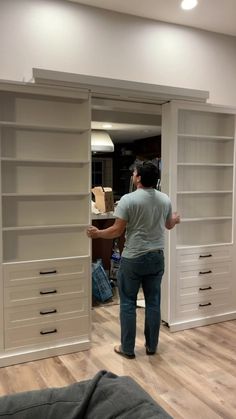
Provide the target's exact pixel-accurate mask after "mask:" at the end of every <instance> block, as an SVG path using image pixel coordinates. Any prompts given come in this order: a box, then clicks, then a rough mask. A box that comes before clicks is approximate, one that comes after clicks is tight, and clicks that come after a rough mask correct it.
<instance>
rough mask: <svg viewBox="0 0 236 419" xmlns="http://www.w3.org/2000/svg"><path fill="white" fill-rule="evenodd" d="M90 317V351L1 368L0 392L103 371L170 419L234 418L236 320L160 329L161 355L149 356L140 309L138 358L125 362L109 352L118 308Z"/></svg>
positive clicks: (98, 311)
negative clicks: (138, 389)
mask: <svg viewBox="0 0 236 419" xmlns="http://www.w3.org/2000/svg"><path fill="white" fill-rule="evenodd" d="M92 314H93V331H92V347H91V349H90V350H89V351H84V352H79V353H74V354H69V355H63V356H58V357H54V358H49V359H44V360H39V361H35V362H29V363H25V364H20V365H15V366H10V367H5V368H0V394H1V395H3V394H8V393H13V392H18V391H25V390H32V389H40V388H45V387H61V386H66V385H67V384H70V383H73V382H75V381H81V380H85V379H89V378H91V377H93V376H94V375H95V373H96V372H97V371H98V370H101V369H105V370H109V371H112V372H113V373H115V374H117V375H129V376H131V377H132V378H134V379H135V380H136V381H137V382H138V383H139V384H140V385H141V386H142V387H143V388H144V389H145V390H146V391H147V392H148V393H149V394H150V395H151V396H152V397H153V398H154V399H155V400H156V401H157V402H158V403H159V404H160V405H161V406H162V407H163V408H164V409H165V410H166V411H167V412H168V413H169V414H170V415H172V416H173V418H176V419H217V418H224V419H235V418H236V321H229V322H224V323H218V324H214V325H211V326H204V327H199V328H195V329H189V330H185V331H181V332H175V333H170V332H169V330H168V328H166V327H165V326H162V327H161V334H160V344H159V352H158V354H157V355H155V356H150V357H148V356H147V355H146V354H145V349H144V346H143V344H144V339H143V318H144V309H143V308H139V309H138V310H137V323H138V330H137V341H136V359H134V360H127V359H124V358H122V357H120V356H119V355H117V354H115V353H114V351H113V347H114V344H117V343H119V335H120V329H119V306H118V305H107V306H106V305H105V306H104V307H96V308H94V309H93V311H92ZM99 419H100V418H99ZM101 419H105V418H101ZM137 419H138V418H137ZM147 419H148V418H147Z"/></svg>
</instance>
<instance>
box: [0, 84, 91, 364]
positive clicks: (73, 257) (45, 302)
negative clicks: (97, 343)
mask: <svg viewBox="0 0 236 419" xmlns="http://www.w3.org/2000/svg"><path fill="white" fill-rule="evenodd" d="M0 143H1V262H2V269H1V279H0V365H1V366H2V365H8V364H11V363H16V362H17V363H18V362H22V361H26V360H32V359H37V358H42V357H46V356H50V355H56V354H62V353H67V352H72V351H77V350H80V349H86V348H88V347H89V344H90V323H91V320H90V294H91V292H90V241H89V239H88V238H87V236H86V227H87V225H88V224H89V223H90V160H91V158H90V156H91V152H90V98H89V95H88V93H87V92H86V91H83V92H81V91H78V90H77V89H73V90H72V89H64V88H52V87H43V86H36V85H30V84H23V83H22V84H21V83H11V84H10V83H3V82H2V83H1V84H0Z"/></svg>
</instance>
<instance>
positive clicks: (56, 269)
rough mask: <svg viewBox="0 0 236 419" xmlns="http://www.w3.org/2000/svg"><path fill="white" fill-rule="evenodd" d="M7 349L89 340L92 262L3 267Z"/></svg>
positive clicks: (71, 261)
mask: <svg viewBox="0 0 236 419" xmlns="http://www.w3.org/2000/svg"><path fill="white" fill-rule="evenodd" d="M3 276H4V307H5V310H4V311H5V316H4V326H5V350H12V349H16V348H20V347H25V346H42V347H44V346H45V344H46V343H47V342H48V343H50V344H51V343H54V344H55V343H56V342H57V341H58V342H59V341H60V343H62V341H63V342H68V341H73V340H75V339H76V340H79V339H80V338H81V339H83V338H87V339H88V331H89V308H88V301H89V300H88V289H89V287H88V285H89V284H88V277H89V275H88V258H71V259H64V260H63V259H61V260H59V259H58V260H54V261H52V260H51V261H49V260H46V261H43V260H42V261H37V262H28V263H15V264H14V263H13V264H4V265H3Z"/></svg>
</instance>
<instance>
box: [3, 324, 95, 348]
mask: <svg viewBox="0 0 236 419" xmlns="http://www.w3.org/2000/svg"><path fill="white" fill-rule="evenodd" d="M88 334H89V316H83V317H76V318H70V319H66V320H60V321H55V322H48V323H44V324H36V325H31V326H24V327H15V328H12V329H6V331H5V349H6V350H9V349H14V348H20V347H26V346H31V347H32V346H35V345H37V346H40V347H41V346H42V347H45V345H47V344H48V345H50V344H56V343H57V341H58V343H60V344H62V343H63V341H66V340H68V339H74V338H76V337H78V338H79V337H82V336H85V337H87V336H88Z"/></svg>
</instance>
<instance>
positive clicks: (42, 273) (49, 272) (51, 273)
mask: <svg viewBox="0 0 236 419" xmlns="http://www.w3.org/2000/svg"><path fill="white" fill-rule="evenodd" d="M39 273H40V275H53V274H56V273H57V271H56V270H53V271H40V272H39Z"/></svg>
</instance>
